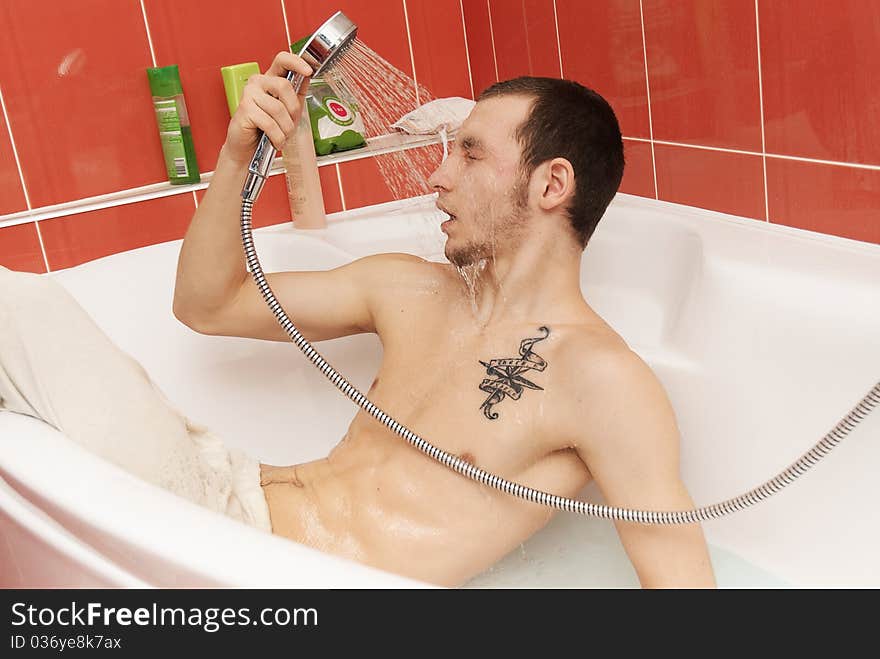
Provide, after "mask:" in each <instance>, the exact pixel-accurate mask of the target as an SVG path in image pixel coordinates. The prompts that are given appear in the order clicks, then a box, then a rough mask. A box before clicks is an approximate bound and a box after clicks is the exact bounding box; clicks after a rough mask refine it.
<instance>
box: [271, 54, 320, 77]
mask: <svg viewBox="0 0 880 659" xmlns="http://www.w3.org/2000/svg"><path fill="white" fill-rule="evenodd" d="M288 71H294V72H296V73H300V74H302V75H303V76H310V75H312V67H310V66H309V65H308V64H307V63H306V61H305V60H304V59H302V58H301V57H300V56H299V55H294V54H293V53H289V52H286V51H283V50H282V51H281V52H280V53H278V54H277V55H275V59H274V60H272V65H271V66H270V67H269V70H268V71H266V75H267V76H281V77H282V78H283V77H286V76H287V72H288Z"/></svg>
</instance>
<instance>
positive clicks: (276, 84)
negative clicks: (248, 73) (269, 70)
mask: <svg viewBox="0 0 880 659" xmlns="http://www.w3.org/2000/svg"><path fill="white" fill-rule="evenodd" d="M305 80H308V78H305ZM266 84H267V85H268V86H269V87H271V88H272V92H269V93H271V94H272V95H273V96H275V97H276V98H277V99H278V100H280V101H281V102H282V103H284V107H285V108H286V109H287V112H288V114H290V116H291V117H293V118H294V119H295V120H296V119H299V117H300V115H301V113H302V108H303V102H304V101H303V100H302V97H305V94H303V91H302V89H300V91H299V96H297V93H296V92H294V91H293V85H291V84H290V83H289V82H287V80H285V79H284V78H268V77H267V78H266ZM306 86H307V85H306ZM266 91H269V90H268V89H267V90H266Z"/></svg>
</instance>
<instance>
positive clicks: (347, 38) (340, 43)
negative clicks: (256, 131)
mask: <svg viewBox="0 0 880 659" xmlns="http://www.w3.org/2000/svg"><path fill="white" fill-rule="evenodd" d="M356 36H357V25H355V24H354V23H352V22H351V20H350V19H349V18H348V17H347V16H346V15H345V14H343V13H342V12H341V11H337V12H336V13H335V14H333V16H331V17H330V18H329V19H327V20H326V21H325V22H324V24H323V25H322V26H321V27H319V28H318V30H317V31H316V32H315V33H314V34H313V35H312V36H311V37H310V38H309V40H308V41H307V42H306V44H305V46H303V47H302V49H301V50H300V52H299V53H297V54H298V55H299V56H300V57H301V58H302V59H304V60H305V61H306V63H307V64H308V65H309V66H310V67H312V76H318V75H320V74H321V73H322V72H324V71H326V70H327V69H329V68H330V67H332V66H334V65H335V64H336V63H337V62H338V61H339V58H340V57H341V56H342V54H343V53H344V52H345V51H346V50H347V49H348V47H349V46H350V45H351V44H352V43H353V42H354V40H355V37H356ZM287 79H288V80H289V81H290V82H291V84H292V85H293V88H294V90H295V91H296V92H297V93H299V90H300V87H301V86H302V83H303V76H302V75H300V74H299V73H294V72H293V71H288V73H287ZM275 153H276V150H275V147H274V146H272V142H270V141H269V138H268V137H267V136H266V135H265V134H263V135H262V136H261V137H260V141H259V143H258V144H257V149H256V151H254V156H253V158H251V162H250V165H249V166H248V175H247V179H245V182H244V187H243V188H242V190H241V196H242V199H244V200H245V201H249V202H252V203H253V202H254V201H256V200H257V196H259V194H260V191H261V190H262V189H263V184H264V183H265V182H266V177H267V176H268V175H269V168H270V167H271V166H272V161H273V160H274V159H275Z"/></svg>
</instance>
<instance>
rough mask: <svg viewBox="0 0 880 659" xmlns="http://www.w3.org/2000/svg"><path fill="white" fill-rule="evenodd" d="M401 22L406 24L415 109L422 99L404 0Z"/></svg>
mask: <svg viewBox="0 0 880 659" xmlns="http://www.w3.org/2000/svg"><path fill="white" fill-rule="evenodd" d="M403 22H404V23H405V24H406V41H407V43H408V44H409V61H410V64H411V65H412V72H413V85H414V86H415V88H416V107H419V106H420V105H421V104H422V99H421V98H420V97H419V77H418V75H417V74H416V57H415V55H414V54H413V45H412V35H411V34H410V30H409V12H408V11H407V10H406V0H403Z"/></svg>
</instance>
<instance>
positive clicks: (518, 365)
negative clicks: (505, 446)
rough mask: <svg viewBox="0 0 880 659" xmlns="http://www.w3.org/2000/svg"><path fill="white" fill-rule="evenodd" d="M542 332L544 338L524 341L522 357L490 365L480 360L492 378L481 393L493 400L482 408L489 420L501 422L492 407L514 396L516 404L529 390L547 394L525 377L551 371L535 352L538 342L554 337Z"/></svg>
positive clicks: (520, 352)
mask: <svg viewBox="0 0 880 659" xmlns="http://www.w3.org/2000/svg"><path fill="white" fill-rule="evenodd" d="M538 331H540V332H543V334H544V336H538V337H534V338H529V339H523V340H522V341H521V342H520V344H519V357H510V358H507V359H492V360H490V361H489V362H488V363H487V362H484V361H483V360H482V359H481V360H479V361H480V363H481V364H482V365H483V366H485V367H486V375H488V376H489V377H487V378H485V379H484V380H483V381H482V382H481V383H480V389H481V390H483V391H485V392H486V393H487V394H489V397H488V398H487V399H486V400H485V401H483V404H482V405H480V409H481V410H482V411H483V415H484V416H485V417H486V418H487V419H490V420H493V421H494V420H495V419H497V418H498V412H493V411H492V406H493V405H497V404H498V403H500V402H501V401H503V400H504V398H505V397H506V396H510V397H511V398H512V399H513V400H519V397H520V396H522V392H523V391H524V390H525V389H540V390H541V391H543V390H544V387H539V386H538V385H536V384H535V383H534V382H531V381H529V380H527V379H526V378H524V377H523V375H522V374H523V373H525V372H527V371H538V372H541V371H543V370H544V369H545V368H547V362H546V361H545V360H544V359H543V358H542V357H541V356H540V355H538V354H536V353H535V352H533V351H532V348H533V347H534V345H535V344H536V343H537V342H538V341H543V340H544V339H546V338H547V337H548V336H550V329H549V328H547V327H539V328H538Z"/></svg>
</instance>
